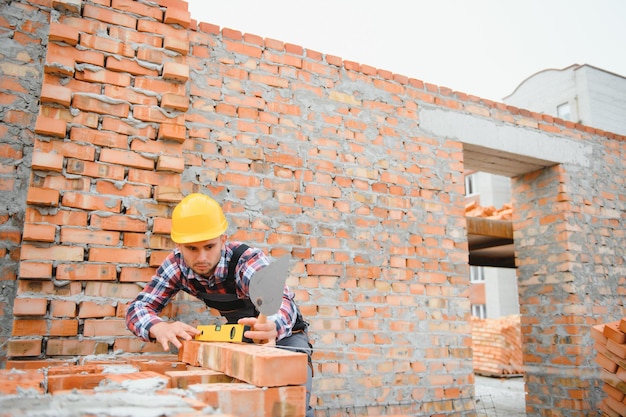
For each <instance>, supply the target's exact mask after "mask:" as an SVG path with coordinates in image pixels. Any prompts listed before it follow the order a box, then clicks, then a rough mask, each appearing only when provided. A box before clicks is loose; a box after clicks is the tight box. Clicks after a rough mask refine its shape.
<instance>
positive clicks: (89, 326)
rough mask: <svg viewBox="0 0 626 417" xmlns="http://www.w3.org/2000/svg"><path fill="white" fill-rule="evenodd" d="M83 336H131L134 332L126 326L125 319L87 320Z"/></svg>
mask: <svg viewBox="0 0 626 417" xmlns="http://www.w3.org/2000/svg"><path fill="white" fill-rule="evenodd" d="M83 324H84V329H83V336H86V337H92V336H96V337H99V336H130V335H132V333H131V332H130V331H129V330H128V329H127V328H126V323H125V321H124V320H123V319H107V320H89V319H87V320H85V321H84V323H83Z"/></svg>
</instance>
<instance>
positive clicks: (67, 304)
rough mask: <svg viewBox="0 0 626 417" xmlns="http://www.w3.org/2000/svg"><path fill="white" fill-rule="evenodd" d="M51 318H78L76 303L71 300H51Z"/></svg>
mask: <svg viewBox="0 0 626 417" xmlns="http://www.w3.org/2000/svg"><path fill="white" fill-rule="evenodd" d="M50 316H51V317H68V318H74V317H76V303H75V302H74V301H69V300H51V301H50Z"/></svg>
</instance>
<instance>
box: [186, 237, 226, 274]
mask: <svg viewBox="0 0 626 417" xmlns="http://www.w3.org/2000/svg"><path fill="white" fill-rule="evenodd" d="M225 241H226V235H222V236H220V237H216V238H215V239H211V240H205V241H203V242H193V243H184V244H177V245H176V246H177V247H178V249H179V250H180V253H181V254H182V255H183V259H184V260H185V263H186V264H187V265H189V266H190V267H191V269H192V270H193V271H194V272H195V273H196V274H200V275H207V276H208V275H212V274H213V272H214V271H215V267H216V266H217V263H218V262H219V260H220V256H221V254H222V246H224V242H225Z"/></svg>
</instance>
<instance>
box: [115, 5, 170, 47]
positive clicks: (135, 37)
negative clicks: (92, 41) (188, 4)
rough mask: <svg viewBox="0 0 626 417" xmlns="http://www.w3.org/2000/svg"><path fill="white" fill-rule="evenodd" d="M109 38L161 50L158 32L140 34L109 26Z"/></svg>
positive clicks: (161, 40)
mask: <svg viewBox="0 0 626 417" xmlns="http://www.w3.org/2000/svg"><path fill="white" fill-rule="evenodd" d="M133 3H135V2H133ZM109 36H111V37H113V38H116V39H119V40H121V41H122V42H124V43H132V44H137V45H145V46H149V47H154V48H161V47H162V46H163V38H162V36H161V35H160V34H159V33H158V32H152V33H141V32H137V31H136V30H134V29H127V28H123V27H120V26H111V27H110V28H109Z"/></svg>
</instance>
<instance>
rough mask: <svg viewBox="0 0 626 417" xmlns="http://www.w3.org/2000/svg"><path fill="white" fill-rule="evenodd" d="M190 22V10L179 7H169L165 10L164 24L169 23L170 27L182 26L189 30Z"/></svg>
mask: <svg viewBox="0 0 626 417" xmlns="http://www.w3.org/2000/svg"><path fill="white" fill-rule="evenodd" d="M190 22H191V13H189V11H188V10H185V9H182V8H177V7H168V8H167V9H166V10H165V17H164V18H163V23H167V24H169V25H180V26H182V27H184V28H185V29H188V28H189V24H190Z"/></svg>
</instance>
